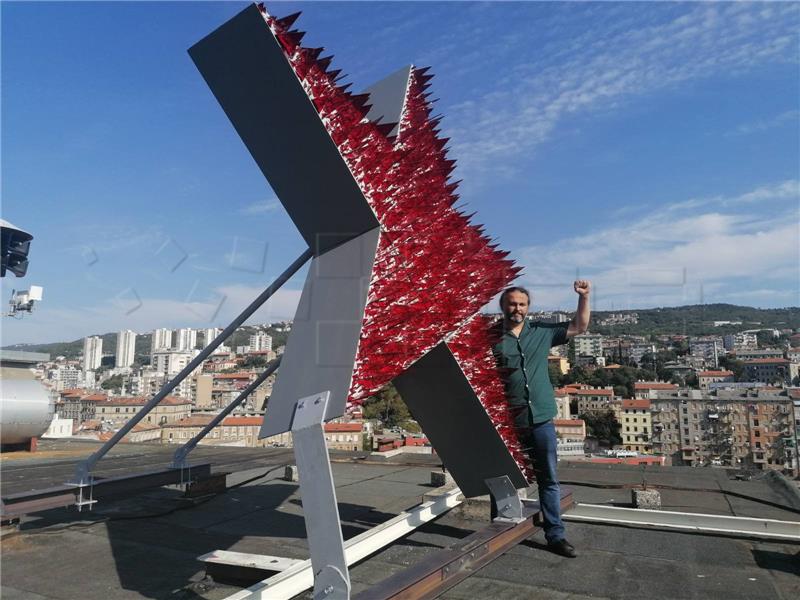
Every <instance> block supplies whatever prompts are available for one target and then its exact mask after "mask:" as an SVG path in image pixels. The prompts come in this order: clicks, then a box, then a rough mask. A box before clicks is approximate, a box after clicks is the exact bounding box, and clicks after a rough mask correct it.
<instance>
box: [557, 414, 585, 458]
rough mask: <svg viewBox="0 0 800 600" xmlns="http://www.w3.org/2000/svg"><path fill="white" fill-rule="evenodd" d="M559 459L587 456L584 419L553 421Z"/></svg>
mask: <svg viewBox="0 0 800 600" xmlns="http://www.w3.org/2000/svg"><path fill="white" fill-rule="evenodd" d="M553 425H554V426H555V428H556V436H557V438H558V443H557V446H556V452H557V454H558V457H559V458H570V457H583V456H584V454H585V449H584V444H585V442H586V422H585V421H583V420H582V419H553Z"/></svg>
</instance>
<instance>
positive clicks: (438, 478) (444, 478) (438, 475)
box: [431, 470, 453, 487]
mask: <svg viewBox="0 0 800 600" xmlns="http://www.w3.org/2000/svg"><path fill="white" fill-rule="evenodd" d="M451 483H453V476H452V475H451V474H450V473H448V472H447V471H441V470H439V471H431V485H433V486H436V487H442V486H443V485H448V484H451Z"/></svg>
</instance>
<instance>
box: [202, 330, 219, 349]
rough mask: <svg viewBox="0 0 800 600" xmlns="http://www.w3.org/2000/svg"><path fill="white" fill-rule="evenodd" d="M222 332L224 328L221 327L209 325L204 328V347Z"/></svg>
mask: <svg viewBox="0 0 800 600" xmlns="http://www.w3.org/2000/svg"><path fill="white" fill-rule="evenodd" d="M220 333H222V329H220V328H219V327H209V328H207V329H204V330H203V348H206V347H208V345H209V344H211V342H213V341H214V339H215V338H216V337H217V336H218V335H219V334H220Z"/></svg>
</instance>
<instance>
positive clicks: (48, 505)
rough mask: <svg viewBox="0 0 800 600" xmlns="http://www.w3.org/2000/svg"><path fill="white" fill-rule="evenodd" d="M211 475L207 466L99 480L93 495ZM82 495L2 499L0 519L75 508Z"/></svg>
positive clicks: (57, 490)
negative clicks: (70, 507)
mask: <svg viewBox="0 0 800 600" xmlns="http://www.w3.org/2000/svg"><path fill="white" fill-rule="evenodd" d="M210 474H211V465H210V464H208V463H205V464H201V465H194V466H192V467H187V468H186V469H183V470H179V469H163V470H158V471H147V472H145V473H137V474H134V475H124V476H121V477H109V478H107V479H99V478H98V479H95V480H94V483H93V486H92V495H93V497H94V498H100V497H109V496H114V495H120V494H130V493H134V492H138V491H140V490H144V489H148V488H154V487H161V486H163V485H174V484H179V483H190V482H194V481H197V480H198V479H201V478H203V477H208V476H209V475H210ZM79 493H80V490H79V488H77V487H75V486H70V485H60V486H56V487H51V488H45V489H41V490H31V491H29V492H20V493H17V494H9V495H8V496H3V498H2V513H1V514H0V519H2V520H8V519H14V518H18V517H21V516H23V515H27V514H31V513H35V512H40V511H43V510H50V509H52V508H61V507H64V506H72V505H74V504H76V503H77V501H78V497H79Z"/></svg>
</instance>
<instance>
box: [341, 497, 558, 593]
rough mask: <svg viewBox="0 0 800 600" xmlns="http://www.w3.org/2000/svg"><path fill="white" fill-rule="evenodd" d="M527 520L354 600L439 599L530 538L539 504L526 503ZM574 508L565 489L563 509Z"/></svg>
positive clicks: (485, 532)
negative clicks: (459, 583) (441, 595)
mask: <svg viewBox="0 0 800 600" xmlns="http://www.w3.org/2000/svg"><path fill="white" fill-rule="evenodd" d="M522 504H523V506H524V511H523V512H524V515H525V518H524V519H522V520H521V521H520V522H518V523H513V522H511V521H505V522H498V521H497V520H495V521H493V522H492V523H491V524H490V525H489V526H488V527H485V528H484V529H480V530H478V531H476V532H474V533H472V534H470V535H468V536H467V537H465V538H464V539H462V540H459V541H458V542H456V543H455V544H454V545H452V546H450V547H449V548H443V549H441V550H439V551H437V552H434V553H432V554H429V555H428V556H426V557H425V558H424V559H423V560H422V561H420V562H418V563H416V564H414V565H411V566H410V567H409V568H407V569H404V570H403V571H400V572H399V573H396V574H395V575H392V576H390V577H389V578H387V579H384V580H383V581H381V582H379V583H378V584H377V585H374V586H373V587H371V588H370V589H368V590H366V591H364V592H361V593H360V594H358V595H356V596H355V598H354V600H389V599H392V600H401V599H402V600H411V599H415V600H417V599H426V600H427V599H432V598H436V597H438V596H439V595H440V594H442V593H444V592H445V591H447V590H448V589H450V588H452V587H453V586H454V585H456V584H457V583H458V582H460V581H463V580H464V579H466V578H467V577H469V576H470V575H472V574H473V573H474V572H475V571H477V570H478V569H480V568H481V567H484V566H485V565H487V564H489V563H490V562H492V561H493V560H495V559H496V558H498V557H500V556H501V555H502V554H504V553H505V552H507V551H508V550H510V549H511V548H513V547H514V546H516V545H517V544H519V543H520V542H521V541H522V540H524V539H526V538H528V537H530V536H531V535H533V534H534V533H536V532H537V531H539V529H540V527H539V526H538V525H537V523H538V522H539V521H540V520H541V519H540V516H541V513H539V512H538V506H537V504H536V503H528V502H524V503H522ZM571 506H572V492H571V491H568V490H565V489H563V488H562V490H561V510H562V512H563V511H566V510H569V508H570V507H571Z"/></svg>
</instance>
